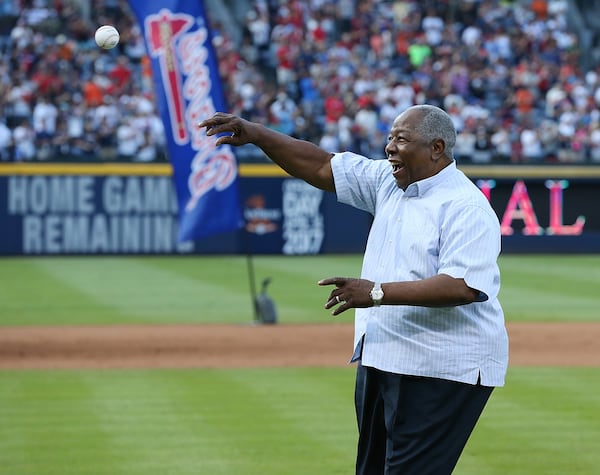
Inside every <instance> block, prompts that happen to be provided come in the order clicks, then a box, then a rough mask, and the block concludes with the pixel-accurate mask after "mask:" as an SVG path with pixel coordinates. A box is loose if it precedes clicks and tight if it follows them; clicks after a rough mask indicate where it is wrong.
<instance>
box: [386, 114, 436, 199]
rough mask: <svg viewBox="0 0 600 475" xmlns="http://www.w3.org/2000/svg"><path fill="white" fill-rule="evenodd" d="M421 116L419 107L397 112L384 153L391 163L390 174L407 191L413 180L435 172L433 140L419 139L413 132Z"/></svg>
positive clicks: (426, 176)
mask: <svg viewBox="0 0 600 475" xmlns="http://www.w3.org/2000/svg"><path fill="white" fill-rule="evenodd" d="M420 119H421V112H420V111H418V110H410V109H409V110H407V111H406V112H404V113H402V114H400V115H399V116H398V117H397V118H396V120H394V123H393V124H392V128H391V129H390V135H389V138H388V143H387V145H386V147H385V154H386V156H387V157H388V161H389V162H390V164H391V165H392V174H393V175H394V178H395V180H396V183H397V184H398V187H400V188H402V189H403V190H406V188H407V187H408V185H410V184H411V183H414V182H415V181H419V180H422V179H424V178H428V177H430V176H432V175H434V174H435V173H437V171H439V170H436V167H435V162H436V161H435V160H433V159H432V155H433V153H434V147H433V144H432V143H428V142H425V141H423V140H422V138H421V137H419V136H418V135H417V133H416V132H415V126H416V124H417V123H418V121H419V120H420Z"/></svg>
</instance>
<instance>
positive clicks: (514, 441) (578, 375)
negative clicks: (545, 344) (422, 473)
mask: <svg viewBox="0 0 600 475" xmlns="http://www.w3.org/2000/svg"><path fill="white" fill-rule="evenodd" d="M599 394H600V368H570V369H557V368H510V369H509V374H508V377H507V381H506V386H505V387H503V388H499V389H497V390H496V391H495V392H494V393H493V395H492V398H491V400H490V403H489V404H488V406H487V408H486V409H485V411H484V414H483V416H482V419H481V420H480V422H479V425H478V426H477V428H476V429H475V432H474V433H473V436H472V438H471V440H470V442H469V445H468V446H467V450H466V453H465V456H464V457H463V458H462V460H461V461H460V463H459V465H458V467H457V470H456V475H462V474H465V475H466V474H469V475H470V474H477V473H480V474H481V473H485V474H486V475H488V474H489V475H505V474H507V473H510V474H511V475H564V474H566V473H569V474H582V475H583V474H590V475H591V474H593V473H597V472H598V466H600V453H599V452H598V449H597V445H598V440H600V396H599Z"/></svg>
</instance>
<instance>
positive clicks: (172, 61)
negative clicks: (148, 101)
mask: <svg viewBox="0 0 600 475" xmlns="http://www.w3.org/2000/svg"><path fill="white" fill-rule="evenodd" d="M129 3H130V5H131V7H132V9H133V11H134V13H135V15H136V17H137V20H138V22H139V24H140V27H141V29H142V31H143V33H144V38H145V42H146V49H147V51H148V54H149V57H150V59H151V65H152V76H153V79H154V85H155V91H156V99H157V104H158V109H159V112H160V114H161V118H162V120H163V122H164V124H165V130H166V135H167V137H166V138H167V146H168V156H169V160H170V162H171V164H172V166H173V179H174V182H175V188H176V192H177V202H178V210H179V219H180V227H179V240H180V241H187V240H192V239H200V238H203V237H206V236H210V235H212V234H218V233H222V232H225V231H231V230H235V229H238V228H239V227H240V226H241V225H242V222H241V209H240V201H239V195H238V180H237V164H236V160H235V156H234V154H233V151H232V149H231V147H230V146H221V147H218V148H216V147H215V141H216V137H207V136H206V131H205V130H204V129H202V130H201V129H198V127H197V124H198V122H200V120H201V119H203V118H206V117H210V116H212V115H213V114H214V113H215V112H216V111H225V110H227V108H226V105H225V101H224V96H223V91H222V90H221V80H220V78H219V70H218V66H217V60H216V57H215V52H214V51H213V46H212V33H211V29H210V25H209V23H208V19H207V17H206V14H205V11H204V2H203V1H202V0H130V2H129Z"/></svg>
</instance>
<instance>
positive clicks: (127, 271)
mask: <svg viewBox="0 0 600 475" xmlns="http://www.w3.org/2000/svg"><path fill="white" fill-rule="evenodd" d="M252 264H253V267H254V275H255V280H256V282H255V283H256V290H257V291H258V290H260V284H261V282H262V280H263V279H265V278H271V284H270V286H269V288H268V294H269V295H270V296H271V298H272V299H273V301H274V302H275V305H276V308H277V312H278V317H279V321H280V322H281V323H319V322H331V321H348V319H351V318H352V313H351V312H350V313H348V314H347V315H342V316H341V317H340V318H339V319H333V320H332V318H331V316H330V313H329V312H328V311H325V310H324V308H323V305H324V303H325V300H326V298H327V296H328V295H329V292H330V290H331V289H330V288H323V287H319V286H318V285H317V281H318V280H319V279H321V278H323V277H327V276H357V275H359V274H360V267H361V256H359V255H342V256H337V255H333V256H254V257H253V259H252ZM500 268H501V271H502V287H501V292H500V299H501V302H502V305H503V307H504V310H505V315H506V319H507V321H569V320H572V321H600V318H599V317H600V315H599V310H598V291H597V289H598V288H600V270H599V269H600V256H597V255H590V256H523V255H503V256H501V258H500ZM0 278H1V279H2V284H3V285H2V286H0V325H35V324H39V325H54V324H110V323H124V324H132V323H133V324H135V323H140V324H144V323H250V322H252V320H253V318H254V309H253V304H252V297H251V294H250V282H249V275H248V261H247V258H246V257H245V256H208V257H207V256H175V257H166V256H157V257H140V256H136V257H93V258H90V257H56V258H8V259H7V258H4V259H0Z"/></svg>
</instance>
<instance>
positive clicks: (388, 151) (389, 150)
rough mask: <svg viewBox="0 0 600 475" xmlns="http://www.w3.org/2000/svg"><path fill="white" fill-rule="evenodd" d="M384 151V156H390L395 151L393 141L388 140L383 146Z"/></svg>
mask: <svg viewBox="0 0 600 475" xmlns="http://www.w3.org/2000/svg"><path fill="white" fill-rule="evenodd" d="M384 151H385V156H386V157H387V158H390V157H391V156H392V155H393V154H394V152H395V151H396V147H395V145H394V142H393V141H390V142H388V143H387V145H386V146H385V148H384Z"/></svg>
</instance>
